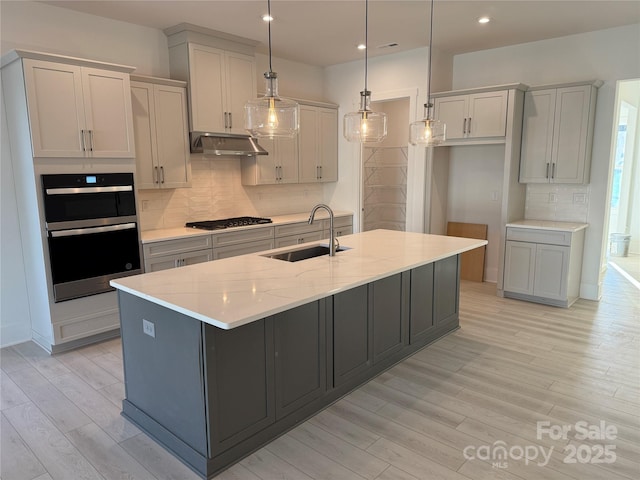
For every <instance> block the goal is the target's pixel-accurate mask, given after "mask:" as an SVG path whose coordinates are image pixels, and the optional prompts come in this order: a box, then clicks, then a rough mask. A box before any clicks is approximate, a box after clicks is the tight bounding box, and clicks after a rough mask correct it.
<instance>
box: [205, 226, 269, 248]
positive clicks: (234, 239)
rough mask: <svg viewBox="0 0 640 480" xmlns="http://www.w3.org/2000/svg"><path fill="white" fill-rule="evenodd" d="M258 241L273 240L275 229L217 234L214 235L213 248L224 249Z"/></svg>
mask: <svg viewBox="0 0 640 480" xmlns="http://www.w3.org/2000/svg"><path fill="white" fill-rule="evenodd" d="M256 240H273V227H258V228H250V229H244V230H238V231H235V232H225V233H216V234H215V235H213V246H214V247H222V246H225V245H234V244H236V243H244V242H252V241H256Z"/></svg>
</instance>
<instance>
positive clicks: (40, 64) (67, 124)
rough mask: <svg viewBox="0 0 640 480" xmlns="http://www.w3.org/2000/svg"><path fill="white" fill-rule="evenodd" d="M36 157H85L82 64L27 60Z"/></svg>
mask: <svg viewBox="0 0 640 480" xmlns="http://www.w3.org/2000/svg"><path fill="white" fill-rule="evenodd" d="M23 66H24V76H25V87H26V91H27V104H28V110H29V125H30V126H31V144H32V147H33V156H34V157H84V156H85V151H84V149H83V145H84V144H83V142H84V139H83V138H82V132H83V130H84V129H85V120H84V107H83V101H84V100H83V97H82V76H81V74H80V67H77V66H74V65H64V64H59V63H52V62H45V61H40V60H31V59H24V60H23Z"/></svg>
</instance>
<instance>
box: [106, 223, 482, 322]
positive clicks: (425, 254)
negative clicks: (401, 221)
mask: <svg viewBox="0 0 640 480" xmlns="http://www.w3.org/2000/svg"><path fill="white" fill-rule="evenodd" d="M314 243H315V244H317V243H320V242H311V243H309V244H304V245H299V246H296V247H295V249H298V248H302V247H303V246H305V245H307V246H308V245H312V244H314ZM486 244H487V241H486V240H476V239H471V238H459V237H447V236H441V235H428V234H421V233H407V232H397V231H391V230H373V231H369V232H364V233H357V234H353V235H345V236H343V237H340V245H341V246H342V247H349V250H345V251H342V252H338V253H336V255H335V256H334V257H329V256H328V255H325V256H321V257H316V258H310V259H307V260H302V261H299V262H286V261H283V260H277V259H273V258H268V257H264V256H262V255H261V254H260V253H255V254H248V255H241V256H238V257H231V258H225V259H221V260H215V261H211V262H205V263H198V264H195V265H190V266H187V267H181V268H175V269H170V270H161V271H158V272H151V273H145V274H141V275H135V276H131V277H123V278H118V279H116V280H112V281H111V282H110V284H111V285H112V286H113V287H115V288H117V289H119V290H122V291H124V292H127V293H130V294H132V295H136V296H138V297H140V298H144V299H145V300H148V301H150V302H153V303H156V304H158V305H162V306H164V307H167V308H169V309H172V310H175V311H176V312H179V313H182V314H185V315H188V316H190V317H193V318H196V319H198V320H200V321H202V322H205V323H208V324H211V325H214V326H216V327H219V328H222V329H231V328H235V327H238V326H241V325H244V324H247V323H250V322H252V321H255V320H259V319H261V318H264V317H267V316H269V315H273V314H276V313H279V312H283V311H285V310H289V309H291V308H294V307H297V306H299V305H303V304H305V303H309V302H312V301H315V300H318V299H321V298H325V297H327V296H330V295H334V294H336V293H339V292H342V291H345V290H348V289H351V288H354V287H357V286H360V285H364V284H367V283H370V282H373V281H375V280H378V279H380V278H384V277H387V276H390V275H393V274H396V273H400V272H403V271H406V270H409V269H412V268H415V267H418V266H420V265H425V264H428V263H431V262H435V261H436V260H441V259H443V258H447V257H450V256H452V255H456V254H459V253H462V252H465V251H467V250H472V249H474V248H478V247H481V246H483V245H486ZM293 248H294V247H286V248H280V249H274V250H269V251H268V252H269V253H275V252H281V251H287V250H291V249H293ZM264 253H265V252H262V254H264Z"/></svg>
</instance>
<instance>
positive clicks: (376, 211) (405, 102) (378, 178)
mask: <svg viewBox="0 0 640 480" xmlns="http://www.w3.org/2000/svg"><path fill="white" fill-rule="evenodd" d="M374 105H375V106H374V107H373V109H374V110H377V111H380V112H384V113H386V114H387V130H388V134H387V137H386V138H385V139H384V140H383V141H382V142H380V143H376V144H373V145H369V144H365V145H363V148H362V168H363V171H362V230H363V231H367V230H375V229H378V228H384V229H387V230H400V231H405V230H406V229H407V173H408V166H409V152H408V150H409V147H408V143H409V142H408V139H409V122H408V121H407V119H408V118H409V108H410V105H409V98H406V97H405V98H399V99H395V100H386V101H380V102H374Z"/></svg>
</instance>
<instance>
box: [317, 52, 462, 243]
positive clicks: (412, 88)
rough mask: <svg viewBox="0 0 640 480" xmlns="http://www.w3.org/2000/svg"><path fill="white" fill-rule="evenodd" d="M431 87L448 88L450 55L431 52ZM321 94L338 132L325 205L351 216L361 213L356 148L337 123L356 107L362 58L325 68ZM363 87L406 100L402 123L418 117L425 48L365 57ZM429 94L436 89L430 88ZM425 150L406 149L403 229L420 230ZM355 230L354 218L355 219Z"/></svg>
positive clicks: (423, 85)
mask: <svg viewBox="0 0 640 480" xmlns="http://www.w3.org/2000/svg"><path fill="white" fill-rule="evenodd" d="M432 64H433V69H434V70H433V75H432V81H433V85H437V86H438V88H437V90H449V89H450V85H451V83H450V82H451V71H452V70H451V68H452V57H451V56H449V55H447V54H444V53H440V52H437V51H436V50H434V55H433V62H432ZM324 80H325V83H324V84H325V96H326V98H327V99H328V100H330V101H332V102H333V103H337V104H338V105H340V109H339V120H340V124H339V130H340V131H339V134H338V158H339V164H338V168H339V171H338V182H337V183H336V184H334V185H329V186H328V188H326V189H325V195H326V198H325V201H326V202H328V203H331V204H332V205H333V204H335V205H340V206H341V207H342V208H344V209H346V210H352V211H354V212H356V215H357V212H358V211H359V209H360V194H361V189H360V169H361V165H360V162H361V157H360V153H361V152H360V144H356V143H349V142H347V141H346V140H345V139H344V137H343V135H342V119H343V117H344V115H345V114H347V113H349V112H352V111H356V110H358V108H359V106H360V105H359V102H360V91H361V90H363V87H364V59H363V60H362V61H355V62H349V63H343V64H339V65H333V66H330V67H327V68H326V69H325V76H324ZM367 87H368V89H369V90H370V91H371V92H372V101H373V102H376V101H378V100H387V99H393V98H405V97H409V99H410V101H411V107H410V111H409V114H410V118H408V119H407V120H406V122H407V124H409V123H410V122H411V121H414V120H416V119H417V118H422V116H423V108H422V105H423V104H424V103H425V101H426V95H427V49H426V48H421V49H416V50H411V51H408V52H402V53H398V54H394V55H385V56H382V57H374V58H370V59H369V70H368V84H367ZM433 90H434V91H435V90H436V88H435V87H434V89H433ZM427 161H430V160H429V159H427V158H426V155H425V149H424V148H420V147H414V146H409V165H408V177H409V183H408V185H407V197H408V200H407V202H408V204H407V230H408V231H419V232H422V231H424V225H423V221H424V198H425V185H429V184H430V182H428V181H427V173H428V171H429V166H428V165H427ZM354 229H355V230H357V229H358V226H357V217H356V218H355V219H354Z"/></svg>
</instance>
